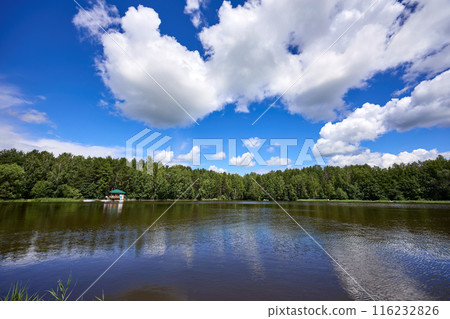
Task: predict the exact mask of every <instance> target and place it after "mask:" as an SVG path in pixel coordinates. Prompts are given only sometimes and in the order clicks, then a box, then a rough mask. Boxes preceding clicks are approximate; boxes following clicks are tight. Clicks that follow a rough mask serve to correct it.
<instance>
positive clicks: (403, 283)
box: [0, 202, 450, 300]
mask: <svg viewBox="0 0 450 319" xmlns="http://www.w3.org/2000/svg"><path fill="white" fill-rule="evenodd" d="M169 205H170V203H169V202H125V203H123V204H119V203H115V204H111V203H105V204H104V203H0V294H2V295H3V294H4V293H5V292H6V291H7V290H8V288H9V286H10V284H11V283H13V282H16V281H21V282H23V283H28V285H29V287H30V288H31V290H33V291H34V290H39V291H41V292H45V291H46V290H48V289H51V288H54V287H55V284H56V281H57V280H58V279H63V280H64V279H67V278H68V277H69V276H71V278H72V282H73V283H75V284H76V285H75V287H74V293H73V297H74V298H76V297H78V296H79V295H80V294H81V293H82V292H83V291H84V290H85V289H86V288H87V287H88V286H89V285H90V284H91V283H92V282H93V281H94V280H95V279H96V278H97V276H99V275H100V274H101V273H102V272H103V271H104V270H105V269H106V268H107V267H108V266H109V265H110V264H111V263H112V262H113V261H114V260H115V259H116V258H117V257H118V256H119V255H120V254H121V253H122V251H123V250H125V249H126V248H127V247H128V246H129V245H130V244H131V243H132V242H133V241H134V240H135V239H136V238H137V237H138V236H139V235H140V234H141V233H142V232H143V231H144V230H145V229H146V228H147V227H148V226H149V225H150V224H151V223H152V222H153V221H154V220H155V219H156V218H157V217H158V216H160V215H161V214H162V213H163V212H164V211H165V210H166V209H167V208H168V207H169ZM282 205H283V207H285V209H286V210H287V211H288V212H289V213H290V214H292V216H293V217H294V218H295V219H296V220H297V221H298V222H299V223H300V224H301V225H302V226H303V227H304V228H305V229H306V230H307V231H308V232H309V233H310V234H311V235H312V236H313V237H314V238H315V239H316V240H317V242H319V243H320V244H321V245H322V246H323V247H324V248H325V249H326V250H327V251H328V252H329V253H330V254H331V255H332V256H333V257H334V258H335V259H336V260H337V261H338V262H339V263H340V264H341V265H342V267H343V268H344V269H345V270H346V271H347V272H348V273H349V274H351V276H352V277H354V278H355V279H356V280H357V281H358V282H359V283H360V284H361V286H362V287H364V288H365V290H367V291H368V292H369V293H370V294H371V295H372V296H373V297H374V298H375V299H381V300H449V299H450V288H449V287H450V229H449V226H450V206H448V205H430V204H427V205H418V204H379V203H377V204H365V203H364V204H356V203H351V204H349V203H327V202H320V203H319V202H318V203H312V202H306V203H282ZM102 290H103V291H104V293H105V297H106V299H113V300H354V299H357V300H367V299H369V297H368V295H367V294H366V293H365V292H364V291H363V290H362V289H361V288H359V287H358V285H357V284H355V282H354V281H353V280H352V279H351V278H350V277H349V276H348V275H347V274H345V272H343V271H342V269H341V268H340V267H339V266H338V265H337V264H336V263H334V262H333V261H332V260H331V259H330V258H329V257H328V256H327V255H326V254H325V253H324V252H323V251H322V250H321V249H320V248H319V247H318V245H317V244H316V243H314V242H313V241H312V240H311V239H310V238H309V237H308V236H307V235H306V234H305V233H304V232H303V231H302V230H301V229H300V228H299V227H298V226H297V225H296V224H295V223H294V222H293V221H292V220H290V219H289V218H288V217H287V216H286V214H285V213H284V212H282V211H281V210H280V209H279V208H278V207H277V206H276V205H275V204H274V203H271V202H268V203H261V202H258V203H256V202H178V203H177V204H175V205H174V206H173V207H172V208H171V209H170V210H169V211H168V212H167V213H166V214H165V215H164V216H163V217H162V218H161V219H160V220H159V221H158V222H157V223H156V224H155V225H154V227H153V228H152V229H151V230H150V231H149V232H148V233H147V234H146V235H144V236H143V237H142V238H141V240H140V241H138V243H137V244H136V246H134V247H133V248H131V249H130V250H129V251H128V252H127V253H126V254H125V255H124V256H123V258H122V259H120V261H119V262H117V263H116V264H115V265H114V266H113V267H112V268H111V269H110V270H109V272H108V273H107V274H106V275H105V276H104V277H103V278H102V279H100V280H99V282H98V283H97V284H96V285H95V286H94V287H93V288H92V289H91V290H90V291H89V292H88V293H87V294H86V295H85V298H84V299H85V300H86V299H88V300H91V299H93V298H94V296H100V295H101V294H102Z"/></svg>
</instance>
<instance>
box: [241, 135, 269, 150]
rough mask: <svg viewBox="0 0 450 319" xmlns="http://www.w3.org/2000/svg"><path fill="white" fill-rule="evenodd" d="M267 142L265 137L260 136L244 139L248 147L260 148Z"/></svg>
mask: <svg viewBox="0 0 450 319" xmlns="http://www.w3.org/2000/svg"><path fill="white" fill-rule="evenodd" d="M264 142H265V140H264V139H260V138H259V137H250V138H248V139H245V140H243V143H244V145H245V147H247V148H259V147H260V146H261V145H263V144H264Z"/></svg>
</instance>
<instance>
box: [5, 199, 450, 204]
mask: <svg viewBox="0 0 450 319" xmlns="http://www.w3.org/2000/svg"><path fill="white" fill-rule="evenodd" d="M172 201H174V199H127V200H125V201H124V202H172ZM178 201H179V202H261V203H266V202H273V201H272V200H270V201H262V200H260V201H257V200H249V199H236V200H221V199H215V198H211V199H202V200H196V199H179V200H178ZM65 202H68V203H77V202H78V203H82V202H83V199H73V198H31V199H3V200H0V203H65ZM124 202H121V203H124ZM278 202H289V203H296V202H311V203H313V202H321V203H323V202H325V203H383V204H450V200H444V201H436V200H396V201H391V200H362V199H361V200H359V199H351V200H350V199H345V200H344V199H330V200H328V199H297V200H295V201H278ZM91 203H102V202H101V201H100V199H96V200H95V201H93V202H91ZM107 203H109V204H111V203H119V202H107Z"/></svg>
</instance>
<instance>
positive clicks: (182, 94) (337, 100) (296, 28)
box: [74, 0, 450, 126]
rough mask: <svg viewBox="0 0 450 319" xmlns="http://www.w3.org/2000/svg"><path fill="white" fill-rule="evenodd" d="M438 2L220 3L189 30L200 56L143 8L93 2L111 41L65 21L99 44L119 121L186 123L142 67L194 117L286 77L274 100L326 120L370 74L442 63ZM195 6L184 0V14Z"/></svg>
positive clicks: (243, 103)
mask: <svg viewBox="0 0 450 319" xmlns="http://www.w3.org/2000/svg"><path fill="white" fill-rule="evenodd" d="M447 1H448V0H427V1H425V0H418V1H417V3H418V5H417V6H414V5H413V3H412V2H410V1H403V2H400V1H378V2H377V3H376V4H375V5H374V6H373V7H371V9H370V10H368V11H367V12H366V13H365V14H364V12H365V11H366V10H367V9H368V8H369V7H370V5H371V4H372V3H373V0H364V1H354V0H339V1H335V0H323V1H316V0H305V1H301V2H296V1H292V0H260V1H259V0H258V1H257V0H249V1H247V2H246V3H245V4H244V5H238V6H236V7H233V6H232V5H231V3H230V2H228V1H224V2H223V4H222V6H221V8H220V10H219V12H218V15H219V22H218V23H217V24H215V25H212V26H208V27H204V28H203V29H202V31H201V32H200V33H199V39H200V41H201V43H202V45H203V47H204V48H205V50H206V52H207V57H206V58H203V57H201V56H200V54H199V53H198V52H197V51H191V50H189V49H188V48H186V47H184V46H183V45H181V44H180V43H179V42H178V41H177V39H175V38H173V37H170V36H168V35H163V34H161V33H160V31H159V25H160V23H161V21H160V19H159V16H158V14H157V13H156V12H155V11H154V10H153V9H151V8H146V7H144V6H138V7H137V8H134V7H131V8H129V9H128V11H127V12H126V14H125V16H123V17H118V16H117V11H116V9H113V7H111V6H108V5H106V4H104V2H99V4H97V6H95V5H94V9H92V10H90V11H89V12H92V13H93V14H92V16H93V17H98V18H96V19H98V21H99V24H100V25H102V26H104V27H105V28H108V31H110V32H111V37H109V36H106V35H101V36H100V37H99V35H98V33H99V32H98V28H96V27H95V24H93V22H92V19H91V20H90V19H88V18H87V17H86V14H85V13H84V12H83V11H82V10H80V11H79V13H78V14H77V15H76V16H75V18H74V23H75V24H76V25H77V26H78V27H80V28H83V29H84V30H87V31H88V32H90V33H92V35H93V36H94V37H96V38H97V39H99V41H101V44H102V45H103V54H102V56H101V57H100V58H99V59H97V62H96V64H97V67H98V69H99V70H100V72H101V74H102V77H103V80H104V82H105V84H106V86H107V87H108V88H110V89H111V91H112V93H113V94H114V96H115V97H116V99H117V103H116V106H117V108H118V109H119V110H121V111H122V113H123V114H124V115H125V116H127V117H130V118H133V119H136V120H141V121H145V122H147V123H149V124H152V125H156V126H174V125H186V124H189V123H192V120H191V119H190V118H189V116H187V115H186V114H185V112H184V111H183V110H182V109H181V108H180V107H178V106H177V105H176V103H175V102H174V101H173V100H172V99H171V98H169V96H168V95H167V94H166V92H164V91H163V90H162V89H161V87H160V86H158V85H157V84H156V83H155V82H154V81H153V80H152V79H150V78H149V76H148V75H147V74H146V72H147V73H148V74H151V76H152V77H154V79H156V80H157V81H158V83H160V85H161V86H162V87H163V88H164V89H165V90H166V91H167V92H169V93H170V94H171V95H172V96H173V97H174V98H175V99H176V100H177V101H179V103H180V104H181V105H182V106H183V107H184V108H185V109H186V110H187V111H188V112H189V113H190V114H191V115H192V116H193V117H194V118H195V119H201V118H204V117H205V116H207V115H208V114H210V113H211V112H214V111H216V110H219V109H221V108H222V107H224V106H225V105H226V104H228V103H234V104H236V110H237V111H241V112H245V111H248V105H249V103H251V102H255V101H256V102H257V101H261V100H264V99H267V98H275V97H277V96H280V95H281V94H283V93H284V92H285V90H286V89H287V88H288V87H290V86H291V85H292V84H293V83H294V82H295V81H296V82H295V83H296V84H295V85H294V86H293V87H292V88H290V89H289V90H288V91H287V92H286V94H284V95H283V98H282V102H283V104H284V105H285V107H286V108H287V110H288V111H289V112H290V113H297V114H302V115H303V116H305V117H308V118H312V119H315V120H323V119H326V120H332V119H334V118H335V116H336V113H337V112H340V111H342V110H344V109H345V108H347V106H346V105H345V103H344V102H343V97H344V95H345V94H346V93H347V92H348V90H349V89H351V88H360V87H364V86H366V83H367V80H369V79H370V78H372V77H373V76H374V75H375V74H376V73H378V72H382V71H386V70H389V69H391V68H395V67H398V66H405V68H406V72H407V74H408V77H409V78H410V79H414V77H415V74H418V73H420V72H423V71H425V72H427V73H430V74H436V73H438V72H441V71H442V70H444V69H445V67H446V66H447V67H448V63H449V61H448V58H447V55H448V52H447V51H448V48H447V47H448V44H449V43H450V40H449V37H448V30H449V29H450V6H448V5H447ZM200 5H201V1H188V2H187V3H186V8H185V10H186V12H197V11H199V10H197V8H200ZM413 7H414V8H415V9H412V8H413ZM196 10H197V11H196ZM312 13H314V14H312ZM358 19H359V20H358ZM94 20H95V19H94ZM353 23H355V25H354V27H352V28H350V29H349V30H348V32H345V31H346V30H347V29H348V28H349V26H350V25H352V24H353ZM116 24H120V27H121V28H118V27H116ZM344 33H345V34H344ZM338 38H339V41H337V42H336V43H335V44H334V45H333V46H332V47H330V45H331V44H333V43H334V42H335V41H336V40H337V39H338ZM118 45H119V46H120V47H121V48H123V49H124V50H125V51H126V52H127V54H125V53H124V52H123V51H122V49H121V48H120V47H119V46H118ZM318 57H320V59H317V58H318ZM137 64H138V65H139V66H138V65H137ZM141 68H143V69H144V70H145V72H143V71H142V69H141ZM266 116H267V115H266Z"/></svg>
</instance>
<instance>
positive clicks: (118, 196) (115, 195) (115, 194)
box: [109, 189, 125, 201]
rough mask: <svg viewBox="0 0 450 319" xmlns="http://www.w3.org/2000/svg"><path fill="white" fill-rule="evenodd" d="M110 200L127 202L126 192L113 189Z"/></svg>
mask: <svg viewBox="0 0 450 319" xmlns="http://www.w3.org/2000/svg"><path fill="white" fill-rule="evenodd" d="M109 199H112V200H121V201H122V200H125V192H124V191H122V190H120V189H113V190H112V191H110V192H109Z"/></svg>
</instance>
